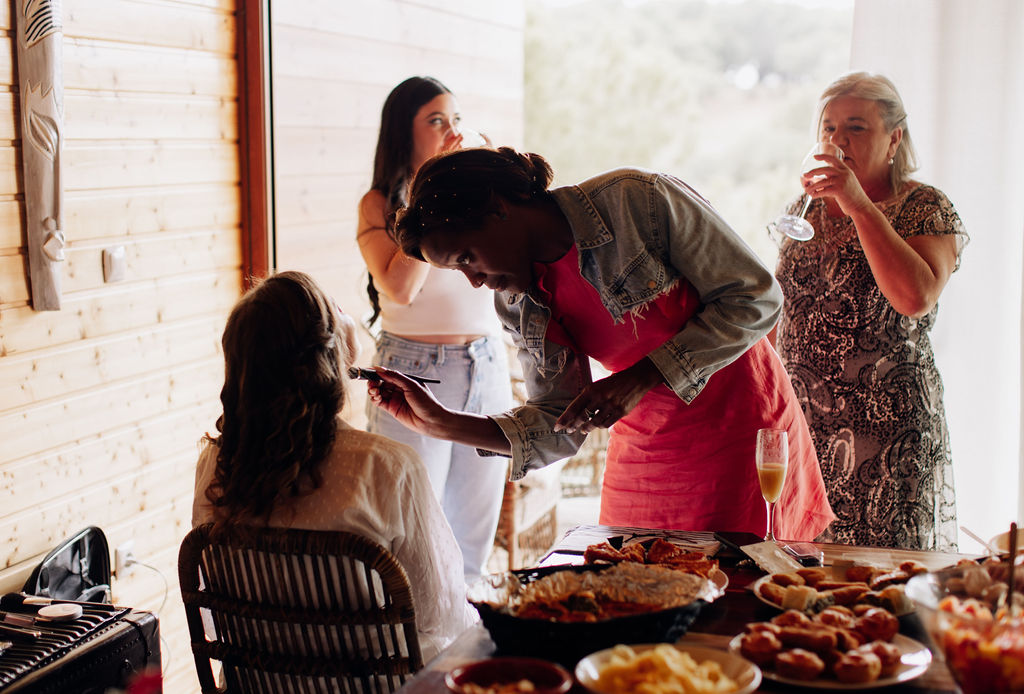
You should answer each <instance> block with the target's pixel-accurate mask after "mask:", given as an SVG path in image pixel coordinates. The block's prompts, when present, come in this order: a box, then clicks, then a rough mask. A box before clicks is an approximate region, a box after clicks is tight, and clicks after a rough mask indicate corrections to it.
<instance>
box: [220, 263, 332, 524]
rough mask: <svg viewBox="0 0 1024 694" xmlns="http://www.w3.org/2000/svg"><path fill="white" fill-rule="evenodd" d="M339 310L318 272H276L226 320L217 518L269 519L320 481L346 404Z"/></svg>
mask: <svg viewBox="0 0 1024 694" xmlns="http://www.w3.org/2000/svg"><path fill="white" fill-rule="evenodd" d="M336 311H337V309H336V308H335V307H334V304H333V302H332V301H331V300H330V299H329V298H328V297H327V296H326V295H325V294H324V292H323V290H321V289H320V287H319V286H318V285H317V284H316V282H314V281H313V279H312V278H311V277H309V276H308V275H305V274H303V273H301V272H282V273H280V274H277V275H273V276H271V277H269V278H267V279H265V280H264V281H263V282H261V283H260V284H259V285H257V286H256V287H255V288H253V289H251V290H250V291H249V292H248V293H247V294H246V295H245V296H243V297H242V298H241V299H240V300H239V301H238V303H237V304H236V305H235V307H234V309H233V310H232V311H231V315H230V316H229V317H228V321H227V325H226V326H225V328H224V337H223V339H222V344H223V347H224V387H223V388H222V389H221V392H220V400H221V404H222V405H223V407H224V412H223V414H222V415H221V416H220V418H219V419H218V420H217V430H218V431H219V435H218V436H216V437H212V438H211V440H212V442H213V444H215V445H216V446H217V449H218V450H217V465H216V469H215V472H214V476H213V482H212V483H211V485H210V488H209V489H208V490H207V492H206V497H207V499H209V501H210V502H211V503H212V504H213V508H214V519H215V520H214V522H215V524H217V525H218V526H219V527H225V526H228V525H236V524H243V523H244V522H245V521H246V520H249V521H251V520H252V519H262V520H264V521H266V520H267V519H269V517H270V514H271V513H272V511H273V510H274V507H275V505H276V504H277V502H278V501H279V500H281V499H283V498H290V497H296V496H300V495H301V494H302V493H304V490H306V491H308V490H309V489H310V488H311V487H312V488H316V487H318V486H319V485H320V484H321V480H322V478H321V476H320V474H319V466H320V463H321V462H322V461H323V460H324V459H325V458H326V457H327V454H328V452H329V451H330V449H331V446H332V445H333V443H334V439H335V435H336V433H337V426H338V421H337V414H338V412H339V411H340V410H341V408H342V407H343V406H344V404H345V387H346V380H347V377H346V376H345V369H344V366H343V364H344V360H345V358H346V354H345V351H346V347H345V344H344V339H343V337H342V335H341V334H340V333H339V325H338V318H337V313H336Z"/></svg>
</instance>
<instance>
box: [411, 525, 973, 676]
mask: <svg viewBox="0 0 1024 694" xmlns="http://www.w3.org/2000/svg"><path fill="white" fill-rule="evenodd" d="M620 530H621V529H615V528H606V527H604V526H581V528H578V529H574V530H570V531H569V533H567V534H566V537H564V538H563V539H562V540H561V541H560V542H559V543H558V544H556V545H555V547H554V548H553V549H552V551H551V552H550V553H549V554H548V555H547V556H546V557H545V558H544V560H542V561H541V562H540V563H541V564H542V565H551V564H567V563H581V562H582V557H581V556H579V555H577V554H575V552H576V551H577V550H578V547H579V545H580V543H581V540H582V541H589V540H590V538H591V537H594V536H600V535H602V534H605V536H612V535H616V534H620V533H619V531H620ZM580 531H582V532H580ZM645 532H656V531H645ZM574 533H575V534H574ZM817 546H818V547H819V548H820V549H821V550H822V553H823V555H824V563H825V565H831V564H833V563H835V562H836V561H837V560H841V559H849V560H853V561H857V562H862V563H871V564H877V565H879V566H885V567H889V566H893V567H894V566H896V565H898V564H899V563H900V562H902V561H905V560H910V559H912V560H914V561H917V562H920V563H921V564H924V565H925V566H927V567H928V568H929V569H939V568H942V567H944V566H949V565H951V564H954V563H956V561H957V560H959V559H962V558H964V557H967V556H972V557H973V555H963V554H954V553H948V552H918V551H911V550H890V549H883V548H874V547H852V546H849V545H829V544H818V545H817ZM562 552H567V553H562ZM574 557H576V558H575V559H574ZM721 566H722V570H723V571H725V573H726V574H727V575H728V576H729V586H728V588H727V590H726V594H725V595H724V596H723V597H721V598H719V599H718V600H716V601H715V602H713V603H711V604H709V605H707V606H705V607H704V609H702V610H701V613H700V614H699V615H698V617H697V619H696V621H694V623H693V624H692V625H691V626H690V629H689V631H688V632H687V634H686V635H685V636H684V637H683V638H682V639H680V641H679V642H680V643H690V644H699V645H704V646H711V647H715V648H721V649H722V650H727V649H728V642H729V640H730V639H731V638H732V637H733V636H735V635H736V634H738V633H740V632H741V631H742V630H743V626H744V625H745V624H746V623H747V622H753V621H765V620H768V619H771V617H773V616H774V615H776V614H778V610H774V609H772V608H771V607H769V606H767V605H765V604H764V603H762V602H761V601H760V600H758V599H757V598H756V597H755V596H754V594H753V593H752V592H751V591H750V589H749V586H750V584H751V583H753V582H754V581H755V580H757V579H758V578H759V577H761V576H763V575H764V572H762V571H761V570H760V569H758V568H757V567H756V566H753V565H751V564H750V562H741V563H739V564H738V565H737V563H736V560H733V561H729V560H728V559H727V557H726V555H724V554H723V556H722V559H721ZM900 631H901V633H903V634H905V635H907V636H909V637H911V638H913V639H916V640H918V641H920V642H921V643H924V644H926V645H928V647H929V648H932V650H933V653H934V648H933V646H932V643H931V641H930V639H929V638H928V636H927V634H926V633H925V631H924V628H923V626H922V624H921V622H920V620H919V619H918V618H917V616H916V615H914V614H911V615H908V616H905V617H901V618H900ZM494 652H495V645H494V642H493V641H492V640H491V638H490V636H489V635H488V633H487V630H486V629H485V628H484V627H483V626H482V625H481V624H476V625H475V626H474V627H472V628H471V629H469V630H467V631H466V632H465V633H463V634H462V635H461V636H460V637H459V638H458V639H456V640H455V641H454V642H453V643H452V644H451V645H450V646H449V647H448V648H446V649H445V650H444V651H442V652H441V653H440V654H438V656H437V657H436V658H434V659H433V660H432V661H430V662H429V663H427V665H426V667H424V669H423V670H421V671H420V672H419V673H417V675H416V676H415V677H414V678H413V679H411V680H409V681H408V682H407V683H406V684H405V686H404V687H402V688H401V690H399V691H401V692H402V693H403V694H443V693H444V692H448V689H447V687H446V686H445V684H444V675H445V673H446V672H448V671H449V670H451V669H452V668H455V667H458V666H459V665H463V664H465V663H468V662H471V661H474V660H480V659H481V658H487V657H489V656H491V655H493V654H494ZM791 689H792V688H791V687H787V686H785V685H780V684H777V683H774V682H771V681H769V680H767V679H765V680H764V681H763V683H762V685H761V687H760V689H759V690H758V691H764V692H784V691H791ZM583 691H584V690H583V688H582V687H581V686H580V685H578V684H577V685H576V686H575V687H574V688H573V690H572V692H573V693H574V694H575V693H576V692H583ZM802 691H808V692H809V691H811V690H810V689H807V690H802ZM844 691H851V690H844ZM864 691H868V690H864ZM871 691H886V692H904V693H907V694H909V693H913V694H957V692H959V691H960V690H959V688H958V687H957V686H956V684H955V683H954V681H953V679H952V677H951V676H950V674H949V670H948V669H947V668H946V666H945V664H944V663H943V662H942V661H941V660H940V659H938V658H934V659H933V660H932V664H931V666H930V667H929V669H928V671H927V672H926V673H925V674H923V675H922V676H921V677H918V678H917V679H915V680H912V681H910V682H907V683H904V684H900V685H894V686H892V687H888V688H885V689H884V690H877V689H876V690H871Z"/></svg>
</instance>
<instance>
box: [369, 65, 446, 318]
mask: <svg viewBox="0 0 1024 694" xmlns="http://www.w3.org/2000/svg"><path fill="white" fill-rule="evenodd" d="M451 93H452V92H451V90H450V89H448V87H446V86H444V85H443V84H441V81H440V80H437V79H435V78H433V77H410V78H409V79H407V80H405V81H404V82H402V83H401V84H399V85H398V86H397V87H395V88H394V89H392V90H391V93H390V94H388V98H387V99H385V100H384V108H383V109H381V112H380V134H379V135H378V136H377V151H376V153H375V154H374V157H373V181H372V182H371V184H370V188H371V189H373V190H379V191H380V192H381V193H383V194H384V199H385V200H386V201H387V202H386V207H385V208H384V219H385V220H388V219H390V218H391V214H392V213H393V212H394V211H395V210H397V209H398V208H399V207H402V206H403V205H405V202H406V199H405V196H406V193H405V191H406V188H407V184H408V182H409V177H410V175H411V174H412V172H411V171H409V161H410V160H411V159H412V150H413V137H412V121H413V118H415V117H416V113H417V112H418V111H419V110H420V109H421V108H422V107H423V105H424V104H427V103H429V102H430V101H432V100H433V99H434V98H436V97H437V96H439V95H441V94H451ZM366 293H367V294H368V295H369V297H370V306H371V307H372V308H373V314H372V315H371V316H370V319H369V320H368V321H367V324H368V325H373V324H374V323H375V322H376V321H377V318H378V317H379V316H380V294H379V292H378V291H377V288H376V287H375V286H373V276H372V275H371V276H370V279H369V282H368V283H367V285H366Z"/></svg>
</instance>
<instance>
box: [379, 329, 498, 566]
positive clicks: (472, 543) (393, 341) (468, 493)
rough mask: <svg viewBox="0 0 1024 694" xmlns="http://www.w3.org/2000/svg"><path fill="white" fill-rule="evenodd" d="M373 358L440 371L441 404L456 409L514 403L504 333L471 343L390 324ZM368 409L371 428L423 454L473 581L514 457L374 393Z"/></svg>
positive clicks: (489, 409)
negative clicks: (391, 410)
mask: <svg viewBox="0 0 1024 694" xmlns="http://www.w3.org/2000/svg"><path fill="white" fill-rule="evenodd" d="M373 363H374V365H379V366H384V367H386V368H389V369H394V370H396V371H402V372H404V373H407V374H412V375H414V376H423V377H425V378H437V379H440V381H441V382H440V383H430V384H428V387H429V388H430V391H431V392H432V393H433V394H434V397H436V398H437V399H438V400H439V401H440V402H441V404H443V405H444V406H445V407H448V408H451V409H454V410H462V411H465V412H473V413H476V414H498V413H501V412H504V411H506V410H508V409H509V408H510V407H512V385H511V381H510V379H509V373H508V355H507V353H506V351H505V346H504V344H503V343H502V341H501V338H500V337H483V338H480V339H479V340H476V341H474V342H471V343H470V344H468V345H435V344H429V343H425V342H415V341H413V340H406V339H403V338H400V337H397V336H395V335H392V334H390V333H386V332H382V333H381V336H380V338H379V339H378V340H377V353H376V355H374V359H373ZM366 416H367V427H366V428H367V430H369V431H371V432H374V433H376V434H381V435H382V436H387V437H388V438H391V439H394V440H396V441H400V442H402V443H406V444H408V445H410V446H412V447H413V448H414V449H416V452H417V453H419V454H420V457H421V458H422V459H423V463H424V464H425V465H426V467H427V473H428V474H429V476H430V484H431V486H433V488H434V494H435V495H437V499H438V501H439V502H440V503H441V507H442V508H443V509H444V513H445V516H446V517H447V518H448V523H449V525H451V527H452V532H453V533H454V534H455V539H456V540H457V541H458V543H459V547H460V548H461V549H462V559H463V565H464V569H465V574H466V581H467V582H469V581H472V580H473V579H474V578H476V577H477V576H479V575H480V574H481V573H483V572H484V570H485V567H486V564H487V558H488V557H489V556H490V553H491V548H492V546H493V544H494V531H495V529H496V528H497V526H498V513H499V512H500V511H501V498H502V495H503V493H504V489H505V480H506V478H507V476H508V459H507V458H504V457H486V456H481V455H479V454H478V453H477V452H476V449H475V448H472V447H470V446H464V445H462V444H455V443H452V442H450V441H443V440H440V439H433V438H429V437H426V436H422V435H421V434H417V433H415V432H413V431H411V430H409V429H407V428H406V427H405V426H404V425H403V424H401V423H399V422H398V421H397V420H396V419H395V418H394V417H392V416H391V415H389V414H388V413H386V412H385V411H384V410H382V409H380V408H379V407H377V406H375V405H374V404H373V403H372V402H370V401H367V408H366Z"/></svg>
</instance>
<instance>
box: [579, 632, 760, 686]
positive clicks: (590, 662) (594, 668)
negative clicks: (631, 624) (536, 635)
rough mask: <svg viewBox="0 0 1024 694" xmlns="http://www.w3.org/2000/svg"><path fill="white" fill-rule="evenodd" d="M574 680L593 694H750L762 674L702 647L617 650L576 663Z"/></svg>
mask: <svg viewBox="0 0 1024 694" xmlns="http://www.w3.org/2000/svg"><path fill="white" fill-rule="evenodd" d="M576 679H577V680H578V681H579V682H580V684H582V685H583V686H584V687H586V688H587V689H588V690H589V691H591V692H594V694H632V693H633V692H644V694H674V693H676V692H692V693H694V694H712V693H715V694H749V692H753V691H754V690H756V689H757V688H758V686H760V684H761V670H760V669H759V668H758V667H757V666H756V665H754V664H753V663H751V662H750V661H748V660H746V659H745V658H741V657H740V656H737V655H735V654H732V653H728V652H726V651H722V650H718V649H715V648H707V647H704V646H696V645H693V646H691V645H682V644H669V643H656V644H654V643H649V644H633V645H628V644H617V645H615V646H613V647H612V648H606V649H603V650H600V651H597V652H596V653H592V654H591V655H588V656H587V657H585V658H583V659H582V660H580V662H579V663H577V665H576Z"/></svg>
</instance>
